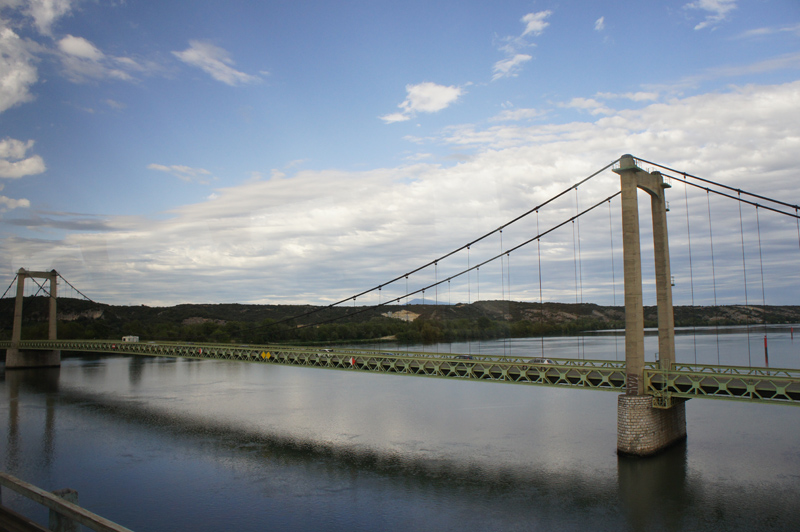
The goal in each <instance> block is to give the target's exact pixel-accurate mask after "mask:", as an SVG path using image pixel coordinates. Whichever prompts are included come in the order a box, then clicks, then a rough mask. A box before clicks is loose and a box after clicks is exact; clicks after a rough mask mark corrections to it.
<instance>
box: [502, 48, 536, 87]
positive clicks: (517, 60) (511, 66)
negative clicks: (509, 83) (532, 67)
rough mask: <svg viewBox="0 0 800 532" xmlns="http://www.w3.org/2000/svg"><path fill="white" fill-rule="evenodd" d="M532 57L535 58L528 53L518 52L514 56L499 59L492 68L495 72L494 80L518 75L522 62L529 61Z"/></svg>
mask: <svg viewBox="0 0 800 532" xmlns="http://www.w3.org/2000/svg"><path fill="white" fill-rule="evenodd" d="M531 59H533V58H532V57H531V56H529V55H527V54H516V55H514V57H509V58H507V59H502V60H500V61H498V62H497V63H495V64H494V68H493V69H492V71H493V72H494V75H493V76H492V81H495V80H497V79H500V78H507V77H514V76H516V75H518V73H519V70H520V68H521V66H522V64H523V63H527V62H528V61H530V60H531Z"/></svg>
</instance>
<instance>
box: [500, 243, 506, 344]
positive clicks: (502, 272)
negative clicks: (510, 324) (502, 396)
mask: <svg viewBox="0 0 800 532" xmlns="http://www.w3.org/2000/svg"><path fill="white" fill-rule="evenodd" d="M505 283H506V272H505V262H504V261H503V230H502V229H501V230H500V301H502V302H503V303H501V304H500V309H501V311H502V309H503V304H504V303H505V301H506V287H505ZM502 320H503V321H502V325H503V356H506V348H507V344H508V335H506V333H505V325H506V323H505V321H506V316H505V312H504V311H503V314H502Z"/></svg>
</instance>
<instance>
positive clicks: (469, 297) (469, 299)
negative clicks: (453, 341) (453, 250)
mask: <svg viewBox="0 0 800 532" xmlns="http://www.w3.org/2000/svg"><path fill="white" fill-rule="evenodd" d="M467 309H469V310H471V309H472V269H471V268H470V265H469V246H467ZM470 314H472V312H470ZM471 321H472V319H471V318H468V319H467V323H471ZM467 350H468V352H469V354H470V355H471V354H472V327H471V326H470V327H469V329H468V332H467Z"/></svg>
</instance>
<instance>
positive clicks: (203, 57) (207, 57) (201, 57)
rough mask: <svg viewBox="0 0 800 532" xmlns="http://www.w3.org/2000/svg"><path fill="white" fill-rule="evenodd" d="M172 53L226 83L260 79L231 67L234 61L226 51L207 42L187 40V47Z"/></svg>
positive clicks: (238, 83) (232, 83) (235, 83)
mask: <svg viewBox="0 0 800 532" xmlns="http://www.w3.org/2000/svg"><path fill="white" fill-rule="evenodd" d="M172 54H173V55H174V56H175V57H177V58H178V59H180V60H181V61H183V62H184V63H186V64H188V65H192V66H195V67H197V68H199V69H201V70H203V71H204V72H206V73H207V74H209V75H210V76H211V77H212V78H214V79H215V80H217V81H221V82H222V83H225V84H226V85H231V86H236V85H240V84H242V83H252V82H256V81H260V78H259V77H257V76H251V75H250V74H245V73H244V72H240V71H238V70H236V69H235V68H233V65H234V64H235V63H234V62H233V60H232V59H231V58H230V55H229V54H228V52H227V51H226V50H224V49H222V48H220V47H219V46H215V45H213V44H210V43H207V42H202V41H189V48H187V49H186V50H184V51H182V52H172Z"/></svg>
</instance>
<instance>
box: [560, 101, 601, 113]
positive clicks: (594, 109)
mask: <svg viewBox="0 0 800 532" xmlns="http://www.w3.org/2000/svg"><path fill="white" fill-rule="evenodd" d="M560 106H561V107H568V108H572V109H584V110H586V111H589V112H590V113H592V114H593V115H598V114H604V115H608V114H611V113H613V111H612V110H611V109H609V108H608V107H606V106H605V105H603V104H602V103H600V102H598V101H597V100H595V99H594V98H573V99H571V100H570V101H569V102H567V103H564V104H561V105H560Z"/></svg>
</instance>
